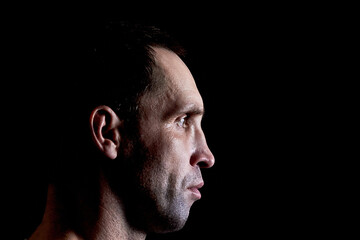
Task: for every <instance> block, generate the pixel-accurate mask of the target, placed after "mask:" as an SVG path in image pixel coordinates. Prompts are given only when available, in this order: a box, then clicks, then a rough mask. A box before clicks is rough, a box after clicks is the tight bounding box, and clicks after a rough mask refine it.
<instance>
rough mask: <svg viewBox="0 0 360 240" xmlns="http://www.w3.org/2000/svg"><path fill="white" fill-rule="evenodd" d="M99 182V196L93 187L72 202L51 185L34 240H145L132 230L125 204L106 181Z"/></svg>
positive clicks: (32, 237)
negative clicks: (126, 214) (124, 207)
mask: <svg viewBox="0 0 360 240" xmlns="http://www.w3.org/2000/svg"><path fill="white" fill-rule="evenodd" d="M99 182H100V184H99V185H98V186H99V187H98V189H97V190H98V191H97V193H94V191H93V189H92V188H89V187H88V188H87V187H83V188H79V187H78V188H77V189H76V190H75V191H74V192H76V196H72V197H71V199H68V198H66V197H64V196H66V195H67V194H64V192H63V191H61V190H60V189H58V188H56V187H55V186H54V185H49V187H48V196H47V203H46V208H45V213H44V217H43V220H42V222H41V224H40V225H39V227H38V228H37V229H36V231H35V232H34V234H33V235H32V236H31V238H30V240H40V239H58V240H82V239H87V240H95V239H96V240H103V239H107V240H120V239H121V240H124V239H132V240H140V239H145V237H146V234H145V233H144V232H142V231H140V230H138V229H134V228H133V227H132V226H130V224H129V223H128V221H127V220H126V217H125V213H124V209H123V205H122V203H121V201H120V200H119V199H118V198H117V197H116V196H115V195H114V194H113V192H112V191H111V189H110V187H109V186H108V184H107V182H106V181H105V180H104V178H103V177H100V181H99ZM89 189H92V190H91V191H89Z"/></svg>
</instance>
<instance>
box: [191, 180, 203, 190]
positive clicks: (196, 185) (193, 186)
mask: <svg viewBox="0 0 360 240" xmlns="http://www.w3.org/2000/svg"><path fill="white" fill-rule="evenodd" d="M203 186H204V182H200V183H198V184H194V185H191V186H190V187H189V188H197V189H200V188H202V187H203Z"/></svg>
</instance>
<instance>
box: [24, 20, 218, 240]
mask: <svg viewBox="0 0 360 240" xmlns="http://www.w3.org/2000/svg"><path fill="white" fill-rule="evenodd" d="M96 33H97V34H94V35H93V39H95V40H94V41H92V42H91V44H88V45H87V46H90V49H91V50H92V51H90V54H89V56H88V57H87V58H86V59H83V60H84V61H83V62H82V64H81V65H79V66H78V67H79V68H80V70H78V72H79V73H80V75H79V76H78V77H79V79H80V80H78V83H77V86H78V90H74V92H75V94H74V96H76V95H77V99H76V100H74V99H75V98H70V99H71V100H70V101H68V102H69V103H70V104H71V107H69V106H70V105H69V106H66V107H64V109H63V111H62V112H63V116H62V118H61V119H70V120H69V121H68V123H69V124H64V126H65V127H64V133H63V136H64V137H63V138H64V140H63V148H64V149H65V150H64V151H63V155H62V157H61V158H60V159H59V160H58V161H57V162H56V164H55V165H53V166H51V169H52V170H51V174H50V179H49V186H48V197H47V203H46V209H45V213H44V216H43V220H42V222H41V224H40V225H39V227H38V228H37V229H36V231H35V232H34V233H33V235H32V236H31V238H30V240H38V239H72V240H75V239H87V240H91V239H145V237H146V234H147V233H151V232H155V233H165V232H171V231H176V230H179V229H181V228H182V227H183V226H184V224H185V222H186V220H187V218H188V216H189V211H190V208H191V206H192V204H193V203H194V202H195V201H197V200H199V199H200V198H201V194H200V191H199V189H200V188H201V187H202V186H203V184H204V182H203V179H202V174H201V168H210V167H211V166H213V164H214V156H213V155H212V153H211V151H210V150H209V148H208V146H207V143H206V140H205V136H204V133H203V131H202V128H201V120H202V117H203V114H204V105H203V101H202V98H201V96H200V94H199V91H198V89H197V87H196V84H195V81H194V79H193V77H192V75H191V73H190V71H189V69H188V68H187V66H186V65H185V63H184V62H183V61H182V59H181V57H182V56H183V52H184V51H183V49H182V48H181V47H180V46H179V45H178V44H177V43H176V42H175V41H173V40H172V39H171V38H170V37H169V36H168V35H166V34H164V33H162V32H161V31H160V30H158V29H157V28H154V27H144V26H140V25H130V24H124V23H111V24H107V26H106V27H105V28H100V30H98V31H96ZM92 46H93V47H92ZM74 62H75V61H74ZM85 72H86V73H85ZM82 74H83V75H82ZM73 87H74V88H75V89H76V86H73ZM88 140H89V141H88Z"/></svg>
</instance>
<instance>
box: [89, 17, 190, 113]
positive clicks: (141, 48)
mask: <svg viewBox="0 0 360 240" xmlns="http://www.w3.org/2000/svg"><path fill="white" fill-rule="evenodd" d="M91 44H92V45H90V46H89V49H88V56H87V57H88V60H87V61H86V62H87V64H86V65H85V69H84V70H85V71H86V74H85V75H87V76H88V77H87V78H86V79H83V80H84V82H83V84H86V85H87V86H88V87H90V88H87V90H88V93H89V94H90V96H88V100H90V101H91V104H92V105H100V104H104V105H108V106H110V107H112V108H113V110H115V111H116V113H117V114H118V115H119V116H120V117H121V118H123V119H128V118H130V119H131V116H133V115H134V114H135V113H136V112H137V111H136V109H137V105H138V100H139V98H140V96H142V94H143V93H144V92H145V91H147V90H151V89H153V88H156V87H157V86H156V85H157V83H158V82H157V81H156V79H153V78H152V68H153V64H154V55H153V49H152V47H163V48H166V49H169V50H171V51H173V52H175V53H176V54H177V55H179V56H180V57H184V56H185V51H184V49H183V48H182V46H181V45H180V44H179V43H178V42H177V41H175V40H174V39H172V38H171V37H170V36H169V35H168V34H167V33H166V32H164V31H161V30H160V29H159V28H157V27H155V26H150V25H144V24H136V23H129V22H107V23H106V24H104V25H101V26H100V27H99V26H98V27H97V28H96V29H95V30H94V35H93V39H92V41H91ZM90 79H91V82H90V81H89V80H90ZM94 92H96V94H94ZM89 103H90V102H89ZM131 120H133V119H131Z"/></svg>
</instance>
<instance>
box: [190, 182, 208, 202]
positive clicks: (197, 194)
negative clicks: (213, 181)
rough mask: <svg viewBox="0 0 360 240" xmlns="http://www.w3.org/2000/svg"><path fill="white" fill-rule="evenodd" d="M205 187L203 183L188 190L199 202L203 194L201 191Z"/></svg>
mask: <svg viewBox="0 0 360 240" xmlns="http://www.w3.org/2000/svg"><path fill="white" fill-rule="evenodd" d="M203 186H204V182H201V183H199V184H197V185H192V186H190V187H188V190H189V191H190V192H191V195H192V196H193V197H194V198H195V199H197V200H198V199H200V198H201V193H200V191H199V189H200V188H202V187H203Z"/></svg>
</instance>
